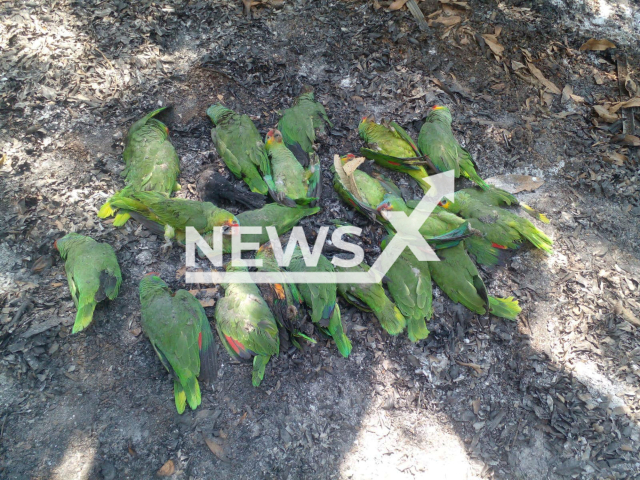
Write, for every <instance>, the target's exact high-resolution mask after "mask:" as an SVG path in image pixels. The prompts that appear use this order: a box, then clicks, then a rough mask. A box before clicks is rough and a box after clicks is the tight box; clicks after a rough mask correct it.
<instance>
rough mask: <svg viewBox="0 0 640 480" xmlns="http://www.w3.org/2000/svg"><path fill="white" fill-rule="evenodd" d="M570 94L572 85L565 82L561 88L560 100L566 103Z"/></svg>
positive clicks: (571, 93)
mask: <svg viewBox="0 0 640 480" xmlns="http://www.w3.org/2000/svg"><path fill="white" fill-rule="evenodd" d="M571 95H573V87H572V86H571V85H568V84H567V85H565V86H564V88H563V89H562V99H561V100H560V102H562V103H567V102H568V101H569V100H571Z"/></svg>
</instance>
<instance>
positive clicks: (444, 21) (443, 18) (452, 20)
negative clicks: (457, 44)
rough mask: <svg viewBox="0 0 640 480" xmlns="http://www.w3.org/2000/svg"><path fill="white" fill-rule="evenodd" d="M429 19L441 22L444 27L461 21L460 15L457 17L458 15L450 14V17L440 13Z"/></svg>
mask: <svg viewBox="0 0 640 480" xmlns="http://www.w3.org/2000/svg"><path fill="white" fill-rule="evenodd" d="M431 21H432V22H433V23H441V24H442V25H444V26H446V27H450V26H451V25H457V24H458V23H460V22H461V21H462V17H459V16H458V15H451V16H450V17H447V16H444V15H440V16H439V17H438V18H436V19H435V20H431Z"/></svg>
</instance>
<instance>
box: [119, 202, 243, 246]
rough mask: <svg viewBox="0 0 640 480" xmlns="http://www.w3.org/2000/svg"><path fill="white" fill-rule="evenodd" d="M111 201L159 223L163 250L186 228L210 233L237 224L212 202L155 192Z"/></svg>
mask: <svg viewBox="0 0 640 480" xmlns="http://www.w3.org/2000/svg"><path fill="white" fill-rule="evenodd" d="M112 204H113V205H114V206H116V207H117V208H119V209H121V210H123V211H126V212H128V213H130V214H136V216H137V218H140V217H141V218H142V219H143V220H146V221H150V222H152V223H155V224H160V225H162V226H163V227H164V237H165V240H166V243H165V244H164V245H163V250H164V251H167V250H168V249H170V248H171V239H172V238H174V236H176V232H180V233H181V234H182V236H184V231H185V230H186V228H187V227H194V228H195V229H196V230H197V231H198V233H200V234H204V233H208V232H211V231H212V230H213V228H214V227H222V229H223V233H225V234H231V233H233V230H234V228H233V227H237V226H238V225H239V223H238V219H237V218H236V217H235V216H234V215H233V214H232V213H230V212H228V211H226V210H224V209H222V208H218V207H216V206H215V205H214V204H213V203H209V202H198V201H195V200H187V199H184V198H168V197H166V196H164V195H162V194H161V193H157V192H138V193H134V194H132V195H130V196H120V195H119V196H117V197H114V198H113V199H112Z"/></svg>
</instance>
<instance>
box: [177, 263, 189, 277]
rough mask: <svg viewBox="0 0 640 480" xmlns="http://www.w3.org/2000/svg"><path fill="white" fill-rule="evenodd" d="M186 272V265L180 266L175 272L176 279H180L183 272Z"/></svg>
mask: <svg viewBox="0 0 640 480" xmlns="http://www.w3.org/2000/svg"><path fill="white" fill-rule="evenodd" d="M185 273H187V266H186V265H185V266H183V267H180V269H179V270H178V271H177V272H176V280H180V279H181V278H182V277H184V274H185Z"/></svg>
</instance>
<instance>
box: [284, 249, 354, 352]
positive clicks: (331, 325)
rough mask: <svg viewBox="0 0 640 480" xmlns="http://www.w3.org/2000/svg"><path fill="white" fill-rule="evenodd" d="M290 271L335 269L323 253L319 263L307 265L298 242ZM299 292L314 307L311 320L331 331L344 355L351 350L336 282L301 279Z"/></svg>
mask: <svg viewBox="0 0 640 480" xmlns="http://www.w3.org/2000/svg"><path fill="white" fill-rule="evenodd" d="M289 271H291V272H305V273H308V274H309V276H310V278H313V274H314V273H316V272H323V273H325V272H330V273H334V272H335V270H334V268H333V264H332V263H331V262H330V261H329V260H328V259H327V257H325V256H324V255H322V254H320V258H319V259H318V264H317V265H316V266H315V267H310V266H307V265H306V263H305V261H304V259H303V257H302V252H301V251H300V247H298V246H296V249H295V250H294V252H293V257H292V258H291V263H290V264H289ZM296 285H297V287H298V291H299V292H300V295H301V296H302V298H303V299H304V301H305V303H306V304H307V306H309V307H311V321H312V322H313V323H315V324H316V325H317V326H318V328H319V329H320V331H321V332H323V333H324V334H326V335H329V336H331V337H332V338H333V340H334V341H335V342H336V347H338V351H339V352H340V354H341V355H342V356H343V357H348V356H349V354H350V353H351V341H350V340H349V338H348V337H347V335H346V334H345V333H344V327H343V325H342V319H341V317H340V306H339V305H338V303H337V302H336V291H337V290H336V289H337V286H336V283H335V281H334V282H333V283H298V284H296Z"/></svg>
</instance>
